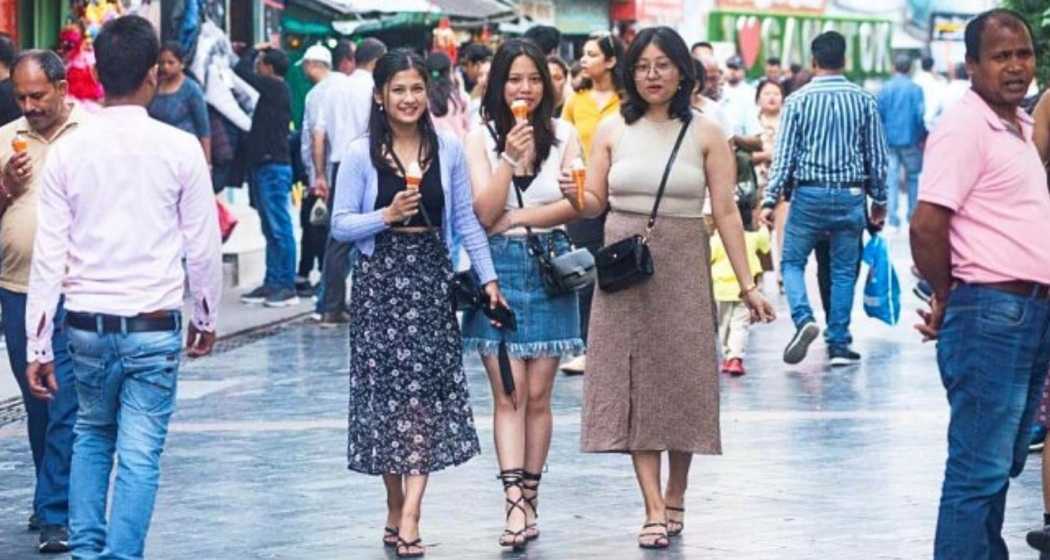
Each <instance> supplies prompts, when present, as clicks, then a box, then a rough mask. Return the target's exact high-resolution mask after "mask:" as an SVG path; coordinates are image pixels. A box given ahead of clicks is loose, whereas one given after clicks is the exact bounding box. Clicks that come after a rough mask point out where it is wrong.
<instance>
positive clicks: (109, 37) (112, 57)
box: [94, 15, 160, 97]
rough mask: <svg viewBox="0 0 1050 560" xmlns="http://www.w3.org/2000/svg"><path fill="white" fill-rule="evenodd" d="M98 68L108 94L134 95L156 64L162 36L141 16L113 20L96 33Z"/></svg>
mask: <svg viewBox="0 0 1050 560" xmlns="http://www.w3.org/2000/svg"><path fill="white" fill-rule="evenodd" d="M94 46H95V59H96V63H95V68H96V69H97V70H98V79H99V81H100V82H102V88H103V89H104V90H105V92H106V95H107V96H117V97H120V96H124V95H131V94H132V93H135V91H136V90H137V89H138V88H139V87H141V86H142V83H143V82H144V81H145V80H146V76H147V75H148V74H149V71H150V70H152V69H153V67H154V66H156V64H157V57H158V56H159V55H160V39H158V38H157V32H156V30H154V29H153V24H151V23H150V22H149V20H147V19H146V18H143V17H141V16H135V15H129V16H124V17H119V18H117V19H114V20H111V21H109V22H108V23H106V24H105V25H103V26H102V31H100V32H99V34H98V36H97V37H95V42H94Z"/></svg>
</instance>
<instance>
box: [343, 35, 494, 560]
mask: <svg viewBox="0 0 1050 560" xmlns="http://www.w3.org/2000/svg"><path fill="white" fill-rule="evenodd" d="M373 75H374V78H375V94H374V97H373V101H372V112H371V117H370V120H369V135H368V136H365V137H363V138H360V139H358V140H356V141H354V142H353V143H352V144H351V146H350V148H349V150H348V151H347V153H346V154H345V156H344V158H343V166H342V169H343V170H344V171H343V172H341V173H340V174H339V178H338V182H339V183H338V186H337V189H336V193H337V195H336V199H335V205H334V209H333V213H332V235H333V236H334V237H335V238H336V239H339V240H341V241H352V242H354V243H355V245H356V246H357V249H358V251H359V253H360V256H359V258H358V259H357V262H356V263H355V264H354V268H353V278H354V289H353V290H352V295H351V303H352V305H351V309H353V310H354V320H353V321H351V323H350V327H349V329H350V405H349V409H350V415H349V443H348V446H347V460H348V466H349V469H350V470H352V471H357V472H361V473H365V474H371V475H380V476H382V477H383V482H384V484H385V485H386V490H387V507H388V511H387V523H386V525H387V528H386V532H385V534H384V538H383V542H384V544H387V545H389V546H396V547H397V556H398V557H400V558H410V557H419V556H422V555H423V554H424V552H425V549H424V547H423V546H422V542H421V540H420V538H419V516H420V507H421V504H422V500H423V492H424V490H425V489H426V485H427V477H428V475H429V474H430V473H432V472H434V471H438V470H441V469H444V468H446V467H450V466H454V465H458V464H461V463H463V462H465V461H467V460H468V459H470V458H471V457H473V456H474V455H477V454H478V452H479V451H480V448H479V444H478V436H477V432H476V431H475V429H474V418H473V413H472V411H471V407H470V393H469V390H468V388H467V380H466V377H465V375H464V372H463V353H462V346H461V340H460V332H459V326H458V325H457V322H456V316H455V313H454V312H453V308H452V295H451V281H452V264H451V261H450V258H449V255H450V246H451V244H452V238H453V235H455V237H456V238H457V239H458V240H459V242H460V243H461V244H462V246H464V247H465V248H466V249H467V252H468V254H469V255H470V260H471V262H472V263H473V266H474V270H475V272H476V273H477V276H478V278H479V279H480V281H481V284H482V285H483V286H484V290H485V293H486V294H487V295H488V298H489V300H490V301H492V302H493V304H496V303H498V302H503V296H502V295H501V294H500V291H499V287H498V285H497V283H496V273H495V271H494V269H493V265H492V257H491V255H490V253H489V247H488V242H487V240H486V237H485V232H484V230H482V228H481V226H480V225H479V224H478V220H477V217H476V216H475V215H474V210H473V206H472V200H471V190H470V181H469V178H468V175H467V168H466V163H465V161H464V158H463V149H462V146H461V144H460V142H459V140H457V139H456V138H454V137H452V136H447V135H445V134H443V133H441V134H439V133H437V132H435V130H434V125H433V123H432V121H431V118H430V114H429V112H428V110H427V76H428V74H427V72H426V69H425V67H424V65H423V61H422V59H420V58H419V57H418V56H417V55H415V54H413V53H411V52H410V51H393V52H390V53H388V54H387V55H385V56H384V57H383V58H381V59H380V60H379V62H378V63H377V65H376V68H375V72H374V74H373ZM409 183H412V187H415V188H409ZM424 213H425V216H424Z"/></svg>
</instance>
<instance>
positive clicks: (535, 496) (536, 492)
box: [521, 471, 543, 541]
mask: <svg viewBox="0 0 1050 560" xmlns="http://www.w3.org/2000/svg"><path fill="white" fill-rule="evenodd" d="M542 476H543V475H542V474H537V473H530V472H529V471H522V473H521V478H522V490H523V492H522V494H521V495H522V497H523V498H525V501H526V502H527V503H528V505H529V508H531V509H532V518H533V520H535V519H538V518H539V516H540V510H539V506H538V505H537V502H538V501H539V499H540V478H541V477H542ZM525 492H531V493H532V496H526V495H525ZM526 519H528V518H527V517H526ZM538 538H540V530H539V528H538V527H536V523H535V522H534V523H532V524H529V523H527V522H526V524H525V540H528V541H534V540H536V539H538Z"/></svg>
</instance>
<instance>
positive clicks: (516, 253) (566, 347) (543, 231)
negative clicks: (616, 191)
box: [463, 40, 583, 549]
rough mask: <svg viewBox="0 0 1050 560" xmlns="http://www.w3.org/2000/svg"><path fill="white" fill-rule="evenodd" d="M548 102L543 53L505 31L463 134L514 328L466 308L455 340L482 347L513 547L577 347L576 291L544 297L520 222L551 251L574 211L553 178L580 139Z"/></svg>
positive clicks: (526, 522)
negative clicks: (503, 346)
mask: <svg viewBox="0 0 1050 560" xmlns="http://www.w3.org/2000/svg"><path fill="white" fill-rule="evenodd" d="M512 106H513V108H514V109H515V110H517V111H518V116H517V117H515V114H514V112H513V111H512ZM553 111H554V90H553V86H552V85H551V78H550V71H549V69H548V67H547V62H546V60H545V59H544V57H543V53H541V52H540V50H539V49H538V48H537V47H536V46H535V45H533V44H532V43H530V42H527V41H520V40H511V41H508V42H507V43H505V44H504V45H503V46H502V47H500V49H499V50H498V51H497V52H496V55H495V57H494V58H493V60H492V69H491V70H490V72H489V86H488V89H487V90H486V92H485V97H484V98H483V99H482V106H481V116H482V120H483V123H484V126H481V127H478V128H477V129H475V130H474V131H473V132H471V133H470V134H469V135H468V136H467V161H468V163H469V164H470V177H471V184H472V186H473V189H474V210H475V212H476V213H477V215H478V219H479V220H480V221H481V224H482V225H483V226H484V227H485V229H486V230H487V232H488V234H489V246H490V247H491V249H492V259H493V262H494V264H495V267H496V273H497V274H498V275H499V277H500V286H501V288H502V290H503V293H504V295H505V296H506V298H507V301H508V302H509V304H510V308H511V309H512V310H513V311H514V312H515V313H516V315H517V322H518V327H517V330H516V331H514V332H505V331H500V330H497V329H495V328H493V327H492V326H491V325H490V324H489V321H488V320H487V319H486V318H485V316H484V315H483V314H482V313H479V312H468V313H466V314H465V315H464V317H463V344H464V348H465V349H467V350H477V351H478V352H479V353H480V354H481V359H482V362H483V363H484V364H485V369H486V371H487V372H488V375H489V381H490V383H491V385H492V395H493V400H494V401H495V403H494V409H495V410H494V416H495V418H494V420H495V430H494V432H495V439H496V453H497V456H498V460H499V465H500V476H499V478H500V480H501V481H502V482H503V486H504V490H505V492H506V504H505V505H506V512H505V513H506V530H505V531H504V533H503V535H502V536H501V537H500V540H499V542H500V545H501V546H504V547H513V548H517V549H520V548H521V547H522V546H524V545H525V543H526V542H527V541H529V540H532V539H535V538H537V537H538V536H539V530H538V529H537V528H536V509H537V505H538V501H537V495H538V490H539V483H540V472H541V470H542V469H543V465H544V463H545V462H546V460H547V452H548V450H549V449H550V441H551V429H552V425H553V420H552V416H551V391H552V389H553V387H554V378H555V374H556V372H557V369H558V363H559V361H560V360H561V357H562V356H566V355H573V354H579V353H581V352H582V351H583V340H582V339H581V338H580V321H579V310H578V307H577V306H578V302H577V298H576V294H575V293H569V294H563V295H557V296H552V295H549V294H548V293H547V292H546V291H545V290H544V287H543V282H542V280H541V279H540V272H539V267H538V265H537V262H536V259H535V258H534V257H532V256H531V255H530V254H529V252H528V246H527V236H526V231H525V229H524V226H529V227H531V229H532V231H533V233H534V234H535V235H536V236H537V237H538V239H539V242H540V243H541V244H542V245H543V246H544V247H547V246H548V244H549V243H553V244H554V245H555V246H556V247H558V248H559V252H560V251H564V250H565V249H567V248H568V246H569V241H568V239H567V236H566V235H565V234H564V231H563V228H564V225H565V224H566V223H567V222H570V221H572V220H574V219H576V218H577V217H578V214H577V212H576V209H575V208H574V207H573V203H572V202H570V200H568V199H567V197H566V196H563V195H562V191H561V183H563V182H564V183H571V182H572V179H571V177H570V176H569V173H568V171H567V170H568V169H569V168H570V166H571V165H572V162H573V160H574V158H576V157H578V155H579V142H578V140H577V137H576V131H575V130H574V129H573V128H572V126H571V125H569V124H568V123H565V122H563V121H556V120H554V119H553ZM516 188H517V189H520V192H521V200H520V203H519V199H518V193H517V192H516V191H515V189H516ZM501 341H505V342H506V343H507V349H508V354H509V355H510V358H511V360H510V361H511V370H512V371H513V377H514V385H515V391H514V392H513V394H511V395H507V394H506V393H505V392H504V387H503V383H502V381H501V378H500V373H499V363H498V357H497V352H498V348H499V344H500V342H501Z"/></svg>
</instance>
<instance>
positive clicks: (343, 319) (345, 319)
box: [321, 311, 350, 328]
mask: <svg viewBox="0 0 1050 560" xmlns="http://www.w3.org/2000/svg"><path fill="white" fill-rule="evenodd" d="M348 324H350V314H349V313H347V312H346V311H336V312H334V313H325V314H324V315H322V316H321V327H323V328H333V327H342V326H345V325H348Z"/></svg>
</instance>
